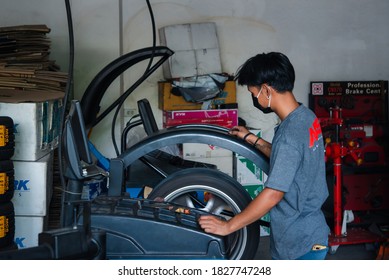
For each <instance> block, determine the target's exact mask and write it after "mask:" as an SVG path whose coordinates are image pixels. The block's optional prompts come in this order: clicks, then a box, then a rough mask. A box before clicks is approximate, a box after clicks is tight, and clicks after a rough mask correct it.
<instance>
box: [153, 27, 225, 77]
mask: <svg viewBox="0 0 389 280" xmlns="http://www.w3.org/2000/svg"><path fill="white" fill-rule="evenodd" d="M159 38H160V43H161V45H163V46H167V47H169V48H170V49H172V50H173V51H174V55H173V56H172V57H171V58H169V60H168V62H167V63H165V64H163V65H162V67H163V74H164V77H165V79H171V78H179V77H192V76H198V75H204V74H210V73H221V72H222V69H221V62H220V52H219V42H218V38H217V32H216V24H215V23H214V22H203V23H191V24H178V25H170V26H165V27H162V28H160V29H159Z"/></svg>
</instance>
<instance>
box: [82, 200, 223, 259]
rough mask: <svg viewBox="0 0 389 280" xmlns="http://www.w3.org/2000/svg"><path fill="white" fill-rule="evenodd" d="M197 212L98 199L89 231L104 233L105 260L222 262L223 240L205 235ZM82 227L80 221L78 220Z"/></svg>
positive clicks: (151, 203) (153, 203) (144, 202)
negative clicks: (203, 260) (205, 260)
mask: <svg viewBox="0 0 389 280" xmlns="http://www.w3.org/2000/svg"><path fill="white" fill-rule="evenodd" d="M204 214H206V215H210V214H209V213H207V212H202V211H201V210H197V209H192V208H187V207H182V206H179V205H175V204H171V203H165V202H162V203H161V202H156V201H150V200H144V199H133V198H123V197H109V196H108V197H98V199H96V200H95V201H94V202H93V203H92V207H91V221H90V222H91V227H92V230H100V231H105V232H106V258H107V259H226V258H227V253H226V249H225V242H224V238H223V237H220V236H215V235H211V234H207V233H205V232H204V231H203V230H202V229H201V228H200V227H199V226H198V223H197V219H198V217H199V215H204ZM80 222H81V223H82V219H81V220H80Z"/></svg>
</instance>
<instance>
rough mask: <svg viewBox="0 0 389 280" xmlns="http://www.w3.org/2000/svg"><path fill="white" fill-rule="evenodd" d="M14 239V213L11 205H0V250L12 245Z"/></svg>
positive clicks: (7, 203)
mask: <svg viewBox="0 0 389 280" xmlns="http://www.w3.org/2000/svg"><path fill="white" fill-rule="evenodd" d="M14 237H15V211H14V206H13V203H12V202H6V203H0V248H4V247H8V246H10V245H12V242H14Z"/></svg>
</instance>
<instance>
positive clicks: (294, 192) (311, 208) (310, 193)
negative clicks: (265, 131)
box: [265, 105, 329, 259]
mask: <svg viewBox="0 0 389 280" xmlns="http://www.w3.org/2000/svg"><path fill="white" fill-rule="evenodd" d="M265 186H266V187H268V188H272V189H276V190H280V191H283V192H285V195H284V198H283V199H282V201H281V202H280V203H279V204H277V205H276V206H275V207H273V209H271V211H270V219H271V243H270V244H271V255H272V258H273V259H296V258H298V257H300V256H302V255H304V254H306V253H308V252H309V251H310V250H311V248H312V246H313V245H315V244H321V245H327V243H328V234H329V228H328V225H327V224H326V221H325V217H324V215H323V213H322V211H321V206H322V204H323V203H324V201H325V200H326V198H327V197H328V188H327V183H326V175H325V159H324V141H323V136H322V133H321V128H320V123H319V121H318V119H317V118H316V116H315V115H314V113H313V112H312V111H311V110H309V109H308V108H307V107H305V106H304V105H300V106H299V107H298V108H297V109H296V110H294V111H293V112H292V113H290V114H289V115H288V116H287V118H285V119H284V120H283V121H282V122H281V124H280V125H279V126H278V127H277V128H276V131H275V135H274V138H273V141H272V152H271V157H270V171H269V176H268V179H267V181H266V182H265Z"/></svg>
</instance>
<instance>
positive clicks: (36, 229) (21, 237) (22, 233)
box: [15, 216, 46, 249]
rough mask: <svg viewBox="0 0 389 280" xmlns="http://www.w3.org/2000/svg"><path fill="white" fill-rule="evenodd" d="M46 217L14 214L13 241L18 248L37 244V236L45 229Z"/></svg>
mask: <svg viewBox="0 0 389 280" xmlns="http://www.w3.org/2000/svg"><path fill="white" fill-rule="evenodd" d="M45 224H46V217H31V216H15V243H16V245H17V246H18V248H19V249H23V248H29V247H34V246H38V236H39V234H40V233H41V232H43V231H44V230H46V229H45Z"/></svg>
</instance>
